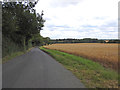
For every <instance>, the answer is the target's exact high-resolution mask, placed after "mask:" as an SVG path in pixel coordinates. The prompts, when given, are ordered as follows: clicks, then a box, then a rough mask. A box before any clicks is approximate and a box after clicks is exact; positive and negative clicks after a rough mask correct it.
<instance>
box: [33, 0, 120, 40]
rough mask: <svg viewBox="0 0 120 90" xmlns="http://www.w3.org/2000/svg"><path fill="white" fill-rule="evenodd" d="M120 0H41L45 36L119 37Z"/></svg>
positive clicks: (39, 6)
mask: <svg viewBox="0 0 120 90" xmlns="http://www.w3.org/2000/svg"><path fill="white" fill-rule="evenodd" d="M119 1H120V0H39V2H38V4H37V5H36V7H35V9H36V12H37V13H41V11H42V10H43V11H44V16H43V18H44V19H45V20H46V22H45V23H44V25H45V26H44V28H43V30H41V35H42V36H43V37H50V38H51V39H64V38H76V39H82V38H98V39H117V38H118V2H119Z"/></svg>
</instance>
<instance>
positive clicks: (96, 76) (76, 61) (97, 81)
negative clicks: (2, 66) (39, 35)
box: [40, 47, 118, 88]
mask: <svg viewBox="0 0 120 90" xmlns="http://www.w3.org/2000/svg"><path fill="white" fill-rule="evenodd" d="M40 49H41V50H43V51H45V52H47V53H48V54H50V55H51V56H52V57H53V58H55V59H56V60H57V61H58V62H59V63H61V64H63V66H64V67H65V68H67V69H68V70H70V71H72V73H73V74H75V75H76V76H77V77H78V78H79V79H80V81H81V82H83V83H84V84H85V86H86V87H88V88H118V73H117V72H116V71H114V70H111V69H107V68H104V67H103V66H102V65H100V64H99V63H97V62H94V61H92V60H89V59H85V58H82V57H79V56H75V55H72V54H68V53H64V52H60V51H57V50H52V49H46V48H43V47H40Z"/></svg>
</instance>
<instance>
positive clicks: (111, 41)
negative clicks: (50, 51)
mask: <svg viewBox="0 0 120 90" xmlns="http://www.w3.org/2000/svg"><path fill="white" fill-rule="evenodd" d="M53 43H120V40H118V39H111V40H110V39H109V40H104V39H92V38H83V39H51V44H53Z"/></svg>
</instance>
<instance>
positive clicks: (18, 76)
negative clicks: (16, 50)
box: [2, 48, 85, 88]
mask: <svg viewBox="0 0 120 90" xmlns="http://www.w3.org/2000/svg"><path fill="white" fill-rule="evenodd" d="M2 70H3V71H2V75H3V83H2V86H3V88H85V86H84V85H83V84H82V83H81V82H80V80H79V79H77V78H76V77H75V76H74V75H73V74H72V73H71V72H70V71H68V70H67V69H65V68H64V67H63V66H62V65H61V64H60V63H58V62H57V61H56V60H54V59H53V58H52V57H51V56H49V55H48V54H46V53H45V52H43V51H41V50H40V49H39V48H33V49H32V50H31V51H29V52H28V53H26V54H24V55H21V56H18V57H16V58H14V59H13V60H10V61H8V62H7V63H5V64H3V66H2Z"/></svg>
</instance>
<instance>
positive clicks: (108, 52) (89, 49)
mask: <svg viewBox="0 0 120 90" xmlns="http://www.w3.org/2000/svg"><path fill="white" fill-rule="evenodd" d="M44 47H45V48H48V49H54V50H59V51H63V52H66V53H70V54H74V55H77V56H81V57H84V58H87V59H91V60H93V61H95V62H99V63H100V64H101V65H103V66H105V67H107V68H112V69H114V70H118V44H101V43H79V44H52V45H48V46H44Z"/></svg>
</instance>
